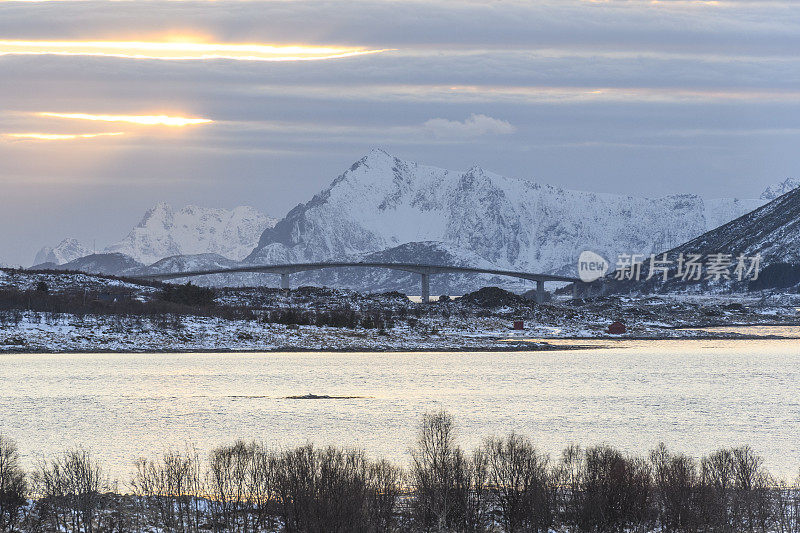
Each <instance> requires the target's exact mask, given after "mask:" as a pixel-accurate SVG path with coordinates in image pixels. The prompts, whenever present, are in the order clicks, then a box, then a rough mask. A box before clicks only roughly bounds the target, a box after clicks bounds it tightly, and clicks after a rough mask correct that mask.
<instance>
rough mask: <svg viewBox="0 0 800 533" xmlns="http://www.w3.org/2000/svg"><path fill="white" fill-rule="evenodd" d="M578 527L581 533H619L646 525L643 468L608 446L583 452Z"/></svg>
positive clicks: (647, 491)
mask: <svg viewBox="0 0 800 533" xmlns="http://www.w3.org/2000/svg"><path fill="white" fill-rule="evenodd" d="M582 478H583V479H582V483H581V490H580V492H579V495H578V497H579V498H580V500H579V501H580V503H579V506H580V515H579V525H580V527H581V529H583V530H585V531H623V530H624V529H625V528H626V527H629V526H630V527H633V526H638V527H643V526H645V527H646V526H647V525H648V523H649V522H650V516H651V515H652V510H651V490H652V487H651V485H652V482H651V477H650V470H649V468H648V466H647V464H646V463H645V462H644V461H642V460H640V459H632V458H627V457H624V456H623V455H622V454H621V453H620V452H619V451H618V450H616V449H614V448H612V447H610V446H596V447H593V448H589V449H587V450H586V452H585V463H584V472H583V475H582Z"/></svg>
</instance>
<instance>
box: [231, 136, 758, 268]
mask: <svg viewBox="0 0 800 533" xmlns="http://www.w3.org/2000/svg"><path fill="white" fill-rule="evenodd" d="M764 201H765V200H760V199H759V200H736V199H720V200H715V201H713V202H709V203H706V202H704V201H703V199H702V198H700V197H698V196H694V195H674V196H668V197H664V198H656V199H650V198H638V197H632V196H621V195H613V194H599V193H589V192H578V191H569V190H564V189H561V188H558V187H552V186H549V185H540V184H538V183H535V182H533V181H529V180H523V179H514V178H507V177H504V176H500V175H497V174H492V173H490V172H487V171H485V170H483V169H481V168H479V167H473V168H471V169H469V170H467V171H465V172H461V171H451V170H445V169H440V168H436V167H431V166H426V165H420V164H417V163H412V162H407V161H403V160H401V159H398V158H396V157H392V156H391V155H389V154H387V153H386V152H383V151H381V150H373V151H372V152H371V153H370V154H369V155H367V156H366V157H364V158H363V159H361V160H360V161H358V162H357V163H355V164H354V165H353V166H352V167H351V168H350V169H349V170H347V171H346V172H344V173H343V174H342V175H341V176H339V177H338V178H336V179H335V180H334V181H333V183H332V184H331V185H330V187H328V188H327V189H325V190H324V191H322V192H320V193H319V194H317V195H316V196H314V198H312V199H311V200H310V201H309V202H307V203H305V204H301V205H299V206H297V207H296V208H294V209H293V210H291V211H290V212H289V213H288V214H287V215H286V217H285V218H283V219H282V220H280V221H279V222H278V223H277V224H276V225H275V226H274V227H272V228H269V229H267V230H266V231H264V233H263V235H262V236H261V239H260V240H259V243H258V246H257V247H256V249H255V250H254V251H253V253H252V254H250V255H249V256H248V257H247V259H246V261H247V262H250V263H283V262H295V261H319V260H327V259H343V258H348V257H360V256H363V255H364V254H369V253H374V252H379V251H381V250H386V249H389V248H393V247H397V246H400V245H403V244H407V243H412V242H441V243H444V244H446V245H447V246H448V247H451V248H456V249H459V250H463V251H465V252H469V253H471V254H474V255H476V256H478V257H480V258H481V259H482V260H484V261H486V262H488V263H491V264H492V265H494V266H495V267H496V268H507V269H518V270H529V271H539V272H549V273H560V274H574V271H575V262H576V260H577V257H578V255H579V254H580V252H581V251H583V250H587V249H588V250H594V251H596V252H598V253H601V254H603V255H605V256H606V257H616V256H617V254H618V253H647V254H649V253H651V252H653V251H656V250H663V249H666V248H669V247H672V246H675V245H677V244H679V243H681V242H685V241H688V240H691V239H693V238H694V237H696V236H697V235H699V234H702V233H704V232H706V231H708V230H709V229H711V228H713V227H715V226H716V225H718V224H720V223H724V222H727V221H728V220H730V219H731V218H735V217H738V216H741V215H742V214H744V213H746V212H748V211H750V210H752V209H754V208H755V207H758V206H759V205H762V204H763V203H764ZM418 261H420V262H425V256H424V254H423V255H420V257H418Z"/></svg>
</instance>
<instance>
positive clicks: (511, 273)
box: [138, 262, 580, 301]
mask: <svg viewBox="0 0 800 533" xmlns="http://www.w3.org/2000/svg"><path fill="white" fill-rule="evenodd" d="M351 267H361V268H387V269H391V270H400V271H403V272H412V273H415V274H420V276H421V278H422V300H423V301H428V300H429V296H430V295H429V287H430V276H431V274H442V273H448V272H449V273H464V274H489V275H496V276H508V277H513V278H520V279H527V280H530V281H535V282H536V289H537V291H536V292H537V301H542V300H543V299H544V282H545V281H560V282H565V283H576V282H579V281H580V280H578V279H577V278H571V277H567V276H554V275H551V274H536V273H533V272H519V271H515V270H496V269H491V268H476V267H463V266H450V265H425V264H419V263H369V262H322V263H291V264H282V265H253V266H245V267H236V268H219V269H214V270H192V271H187V272H167V273H162V274H151V275H146V276H138V277H140V278H143V279H153V280H169V279H180V278H190V277H197V276H211V275H215V274H237V273H244V272H264V273H271V274H279V275H280V276H281V287H283V288H286V289H288V288H289V274H295V273H297V272H306V271H309V270H322V269H325V268H351Z"/></svg>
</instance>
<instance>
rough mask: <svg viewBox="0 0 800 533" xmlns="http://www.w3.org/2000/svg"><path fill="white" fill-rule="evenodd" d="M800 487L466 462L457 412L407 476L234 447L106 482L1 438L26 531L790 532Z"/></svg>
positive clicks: (347, 461)
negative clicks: (25, 465)
mask: <svg viewBox="0 0 800 533" xmlns="http://www.w3.org/2000/svg"><path fill="white" fill-rule="evenodd" d="M798 482H800V479H798V480H796V481H795V482H794V483H793V484H787V483H786V482H785V481H781V480H776V479H775V478H773V477H772V476H771V475H770V474H769V472H767V471H766V470H765V469H764V468H763V467H762V461H761V459H760V458H759V457H758V456H757V455H756V454H755V453H754V452H753V451H752V450H751V449H750V448H748V447H743V448H735V449H722V450H719V451H717V452H714V453H712V454H710V455H708V456H705V457H702V458H701V459H695V458H693V457H690V456H687V455H683V454H675V453H672V452H670V451H669V450H667V449H666V447H664V446H663V445H662V446H659V447H658V448H656V449H655V450H652V451H651V452H650V453H649V454H648V455H647V456H646V457H631V456H627V455H625V454H623V453H621V452H620V451H618V450H616V449H614V448H612V447H608V446H596V447H592V448H586V449H583V448H580V447H579V446H570V447H568V448H567V449H565V450H564V451H563V453H562V454H561V456H560V457H559V458H557V459H554V458H551V457H548V456H546V455H543V454H540V453H538V452H537V450H536V448H535V447H534V445H533V444H532V443H531V441H529V440H528V439H527V438H525V437H523V436H520V435H516V434H513V433H511V434H509V435H506V436H504V437H501V438H498V437H492V438H488V439H487V440H486V441H485V443H484V445H483V446H482V447H480V448H479V449H477V450H474V451H473V452H472V453H466V452H465V451H464V450H462V449H461V448H459V447H458V446H457V445H456V443H455V438H454V427H453V421H452V419H451V417H450V416H449V415H448V414H447V413H444V412H439V413H430V414H426V415H425V416H424V417H423V420H422V423H421V424H420V428H419V432H418V435H417V437H416V441H415V442H413V443H412V447H411V462H410V464H409V466H408V467H407V468H405V469H404V468H400V467H398V466H396V465H393V464H390V463H389V462H387V461H383V460H381V461H373V460H371V459H369V458H367V457H365V455H364V453H363V452H360V451H357V450H341V449H337V448H316V447H314V446H312V445H310V444H309V445H306V446H303V447H300V448H296V449H289V450H283V451H275V450H270V449H268V448H265V447H264V446H262V445H259V444H256V443H250V444H247V443H244V442H241V441H240V442H236V443H234V444H232V445H230V446H224V447H221V448H218V449H216V450H214V451H213V452H211V454H210V455H209V456H208V457H201V456H200V455H199V454H198V453H197V452H196V451H193V450H190V449H189V450H187V451H180V452H176V451H170V452H166V453H163V454H162V455H160V456H158V457H153V458H148V459H145V458H142V459H138V460H136V461H135V462H134V463H133V468H132V475H131V478H130V480H124V481H123V480H117V481H112V480H109V479H107V478H106V477H105V476H104V474H103V470H102V467H101V465H100V463H99V461H98V460H97V459H96V458H94V457H92V456H91V455H90V454H89V453H88V452H86V451H83V450H72V451H68V452H65V453H64V454H63V456H61V457H56V458H49V459H48V460H42V461H41V462H40V463H39V465H38V466H37V467H36V468H35V469H34V470H33V471H32V472H25V471H23V469H22V468H21V466H20V460H19V454H18V451H17V448H16V445H15V444H14V443H12V442H10V441H8V440H7V439H3V438H2V437H0V530H2V531H15V532H26V533H28V532H40V531H43V532H50V531H60V532H75V533H77V532H108V533H112V532H120V533H122V532H142V533H144V532H162V531H169V532H199V531H214V532H243V533H245V532H253V533H255V532H278V531H286V532H315V533H317V532H318V533H334V532H341V533H351V532H365V533H367V532H429V531H437V532H444V531H447V532H465V533H467V532H501V531H502V532H509V533H510V532H550V531H559V532H573V531H574V532H583V531H586V532H606V531H608V532H622V531H641V532H656V531H660V532H669V531H675V532H679V531H680V532H739V531H748V532H780V533H793V532H797V531H800V491H799V490H798Z"/></svg>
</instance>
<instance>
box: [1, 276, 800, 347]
mask: <svg viewBox="0 0 800 533" xmlns="http://www.w3.org/2000/svg"><path fill="white" fill-rule="evenodd" d="M40 282H44V283H45V284H46V285H47V288H48V291H49V292H48V297H49V296H52V297H53V298H58V297H59V295H72V296H73V297H74V296H75V295H78V296H79V299H80V298H84V299H85V298H88V299H90V300H91V299H94V298H98V295H100V294H105V295H108V294H115V293H116V292H117V291H124V293H125V294H126V295H127V296H126V297H127V298H130V300H131V301H135V302H136V303H137V305H138V307H137V306H134V307H133V308H126V307H124V306H123V307H119V308H117V307H103V304H102V303H95V304H94V307H92V308H91V309H93V311H91V312H86V310H85V308H83V310H82V311H80V312H63V311H62V312H52V311H47V310H43V309H41V308H36V307H34V306H28V307H26V306H25V305H24V301H25V298H22V299H20V298H19V297H17V299H16V300H14V301H15V302H17V303H16V304H14V305H13V306H12V305H10V304H5V305H2V307H0V351H27V352H80V351H251V350H252V351H262V350H263V351H273V350H309V351H338V350H348V351H427V350H430V351H432V350H512V349H528V350H535V349H547V348H548V346H547V345H546V343H545V342H546V340H547V339H559V338H560V339H563V338H578V339H582V338H583V339H598V338H599V339H602V338H618V337H616V336H611V335H609V334H608V326H609V325H610V324H611V323H612V322H614V321H621V322H623V323H624V324H625V325H626V326H627V332H626V333H625V335H624V336H625V337H627V338H692V337H695V338H696V337H710V336H713V337H736V336H741V335H742V334H745V335H746V334H748V331H747V330H746V329H744V330H741V329H730V328H728V329H726V327H729V326H734V325H760V326H766V325H784V326H786V325H789V326H791V325H795V326H797V325H800V312H798V309H800V295H781V296H772V297H766V296H763V295H762V296H753V295H751V296H733V295H729V296H725V297H720V296H714V297H703V296H696V295H692V296H670V297H663V296H658V297H627V296H626V297H607V298H602V299H593V300H574V301H573V300H566V299H563V300H562V299H559V300H555V301H554V302H553V303H552V304H547V305H537V304H534V303H532V302H530V301H528V300H525V299H524V298H522V297H519V296H516V295H514V294H512V293H508V292H505V291H502V290H499V289H492V290H488V291H487V292H486V294H483V296H482V297H481V298H477V297H474V296H473V297H470V296H469V295H467V296H465V297H464V298H461V299H458V300H455V301H451V302H436V303H431V304H421V303H415V302H412V301H410V300H409V299H408V298H406V297H405V296H403V295H401V294H397V293H389V294H381V295H362V294H358V293H355V292H352V291H339V290H334V289H318V288H301V289H297V290H294V291H291V292H290V293H286V292H283V291H279V290H276V289H263V288H255V289H241V288H238V289H225V290H220V291H219V293H218V295H217V301H216V304H217V306H218V307H216V308H215V310H216V311H208V310H194V309H192V308H188V307H187V308H185V309H182V310H181V312H180V313H178V314H174V313H170V314H161V313H156V314H154V313H153V312H150V311H147V309H148V308H147V307H143V306H146V305H148V304H153V305H155V304H158V303H163V302H160V296H161V289H160V288H159V287H158V286H150V285H142V284H138V283H136V282H134V281H132V280H120V279H113V278H106V277H101V276H91V275H86V274H65V273H28V272H24V271H0V290H2V289H5V290H8V291H9V294H11V293H12V292H13V291H30V294H35V293H36V288H37V286H38V285H39V284H40ZM14 294H17V295H18V296H19V294H29V293H25V292H23V293H20V292H16V293H14ZM41 296H42V295H41V294H39V295H38V297H41ZM20 301H22V302H23V303H22V304H20V303H19V302H20ZM9 302H11V299H9ZM140 304H141V305H140ZM131 309H135V311H132V310H131ZM343 309H345V310H347V311H348V312H353V313H356V314H358V315H359V316H365V315H367V314H370V313H372V314H375V313H377V316H380V317H382V318H381V320H384V321H385V325H384V326H383V327H380V326H377V327H372V328H365V327H360V326H359V327H331V326H328V325H322V326H318V325H302V324H303V323H304V322H305V323H311V324H315V323H320V322H319V321H318V320H317V318H318V317H319V315H320V314H322V313H335V312H337V311H341V310H343ZM237 310H239V311H241V310H247V313H246V318H236V319H227V318H223V317H225V316H237V317H238V316H244V315H243V313H241V312H239V313H238V314H237V313H236V312H235V311H237ZM287 312H292V313H295V314H297V313H300V314H303V313H305V314H306V315H307V316H308V317H311V319H310V320H305V321H303V320H300V321H298V323H290V322H291V321H287V320H284V319H283V318H285V313H287ZM281 313H284V315H280V314H281ZM276 316H283V318H276ZM518 321H522V322H523V327H522V329H518V330H515V329H512V326H513V325H514V322H518ZM279 322H280V323H279ZM709 328H713V329H709ZM764 331H767V332H768V331H769V330H764V329H763V327H762V329H761V330H758V332H756V331H755V330H754V332H753V335H758V334H764V333H763V332H764ZM777 331H779V332H789V333H783V334H784V335H790V336H792V335H793V333H792V332H793V331H794V330H792V329H781V330H777ZM798 331H800V330H798ZM779 334H780V333H779ZM536 339H539V340H536ZM532 340H534V341H533V342H532Z"/></svg>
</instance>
